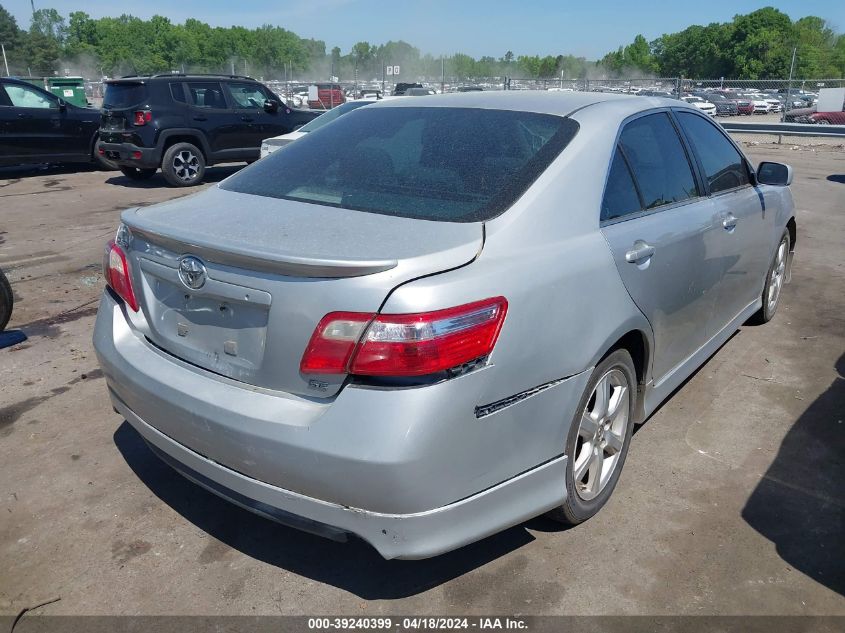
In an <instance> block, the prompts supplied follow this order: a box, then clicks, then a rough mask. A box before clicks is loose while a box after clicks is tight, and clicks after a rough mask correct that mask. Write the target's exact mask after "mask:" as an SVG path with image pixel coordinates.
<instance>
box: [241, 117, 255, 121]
mask: <svg viewBox="0 0 845 633" xmlns="http://www.w3.org/2000/svg"><path fill="white" fill-rule="evenodd" d="M241 121H246V122H247V123H252V121H253V118H252V117H251V116H242V117H241Z"/></svg>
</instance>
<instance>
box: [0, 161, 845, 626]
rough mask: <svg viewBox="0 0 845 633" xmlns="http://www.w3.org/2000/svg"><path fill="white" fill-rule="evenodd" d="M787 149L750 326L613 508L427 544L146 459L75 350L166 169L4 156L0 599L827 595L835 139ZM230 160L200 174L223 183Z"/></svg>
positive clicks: (834, 524)
mask: <svg viewBox="0 0 845 633" xmlns="http://www.w3.org/2000/svg"><path fill="white" fill-rule="evenodd" d="M748 151H749V154H750V156H751V157H752V158H753V159H755V160H762V159H771V160H783V161H787V162H790V163H791V164H792V165H793V166H794V168H795V173H796V181H795V184H794V185H793V191H794V195H795V200H796V205H797V209H798V240H797V255H796V260H795V266H794V275H793V279H792V283H791V284H790V285H788V286H787V287H786V288H785V291H784V292H785V294H784V297H783V303H782V305H781V309H780V312H779V313H778V315H777V316H776V318H775V319H774V321H773V322H771V323H770V324H768V325H765V326H760V327H752V326H744V327H743V328H742V329H741V331H740V332H739V333H738V334H737V335H736V336H734V337H733V338H732V339H731V340H730V341H729V342H728V343H727V344H726V345H725V346H724V347H723V348H722V349H721V350H720V351H719V352H718V353H716V354H715V355H714V356H713V357H712V358H711V359H710V360H709V362H707V364H706V365H705V366H704V367H702V368H701V369H700V370H699V371H698V372H697V373H696V374H695V375H694V376H692V378H691V379H690V380H688V381H687V382H686V383H685V384H684V385H683V386H682V387H681V388H680V389H679V390H678V391H677V392H676V393H675V394H674V396H672V397H671V398H670V399H669V400H668V401H667V402H666V403H665V404H664V405H663V406H662V408H661V409H660V410H659V411H657V413H656V414H655V415H653V416H652V418H651V419H650V420H648V421H647V422H646V424H644V425H643V426H642V427H641V428H640V429H639V430H638V432H637V433H636V435H635V436H634V440H633V444H632V447H631V451H630V454H629V456H628V461H627V463H626V465H625V472H624V473H623V475H622V479H621V482H620V485H619V488H618V489H617V491H616V493H615V494H614V496H613V498H612V500H611V501H610V503H609V505H608V506H607V507H606V508H605V509H604V510H603V511H602V512H601V513H600V514H599V515H598V516H597V517H595V518H594V519H592V520H591V521H589V522H587V523H585V524H583V525H581V526H579V527H576V528H573V529H568V530H565V529H561V528H560V527H559V526H558V525H556V524H554V523H552V522H550V521H548V520H546V519H543V518H538V519H535V520H532V521H529V522H528V523H526V524H524V525H520V526H517V527H515V528H512V529H510V530H508V531H506V532H503V533H501V534H499V535H496V536H493V537H490V538H488V539H485V540H483V541H481V542H479V543H476V544H474V545H471V546H468V547H465V548H463V549H461V550H459V551H457V552H453V553H451V554H447V555H444V556H441V557H438V558H436V559H432V560H428V561H421V562H402V561H391V562H386V561H384V560H382V559H381V558H380V557H379V556H378V555H377V554H376V553H375V552H374V551H373V550H371V549H370V548H369V547H368V546H366V545H364V544H362V543H358V542H350V543H347V544H338V543H334V542H330V541H327V540H323V539H320V538H318V537H315V536H311V535H308V534H303V533H300V532H297V531H294V530H292V529H288V528H285V527H282V526H279V525H276V524H273V523H271V522H269V521H266V520H264V519H261V518H258V517H256V516H253V515H251V514H249V513H247V512H245V511H243V510H240V509H238V508H236V507H234V506H232V505H230V504H228V503H226V502H224V501H221V500H219V499H218V498H216V497H214V496H213V495H211V494H210V493H207V492H205V491H204V490H202V489H200V488H198V487H197V486H195V485H193V484H191V483H189V482H188V481H186V480H184V479H182V478H181V477H180V476H179V475H178V474H176V473H175V472H173V471H171V470H170V469H169V468H168V467H167V466H165V465H164V464H162V463H160V462H159V461H158V460H157V458H156V457H154V456H153V455H152V454H151V453H150V451H149V450H148V449H147V448H146V446H145V445H144V443H143V442H142V441H141V439H140V437H139V436H138V435H137V433H135V431H133V430H132V429H131V428H130V426H129V425H128V424H127V423H125V422H123V421H122V420H121V418H120V417H119V416H117V415H116V414H115V413H114V412H113V411H112V409H111V406H110V405H109V402H108V398H107V395H106V389H105V384H104V381H103V379H102V376H101V373H100V371H99V370H98V368H97V361H96V358H95V356H94V353H93V350H92V346H91V333H92V328H93V323H94V316H95V311H96V308H97V300H98V297H99V294H100V292H101V289H102V285H103V281H102V275H101V273H100V265H101V264H100V262H101V257H102V249H103V244H104V243H105V241H106V240H107V239H108V238H109V237H110V236H111V235H112V234H113V232H114V229H115V227H116V225H117V221H118V216H119V213H120V211H121V210H122V209H124V208H126V207H130V206H137V205H145V204H153V203H155V202H159V201H162V200H165V199H168V198H173V197H175V196H179V195H185V194H186V192H185V191H184V190H176V189H171V188H168V187H166V186H165V184H164V181H163V180H162V179H161V177H160V175H159V176H156V177H155V178H153V179H152V180H151V181H149V182H145V183H142V184H138V183H135V182H130V181H128V180H127V179H125V178H124V177H123V176H122V175H120V174H119V172H117V173H115V172H108V173H106V172H98V171H91V170H78V171H77V170H69V169H47V170H4V171H2V172H0V267H2V268H3V269H4V270H5V271H6V272H7V274H8V276H9V278H10V280H11V282H12V286H13V288H14V291H15V295H16V298H17V306H16V309H15V313H14V315H13V317H12V322H11V324H10V327H17V328H21V329H23V330H24V331H25V332H26V333H27V334H28V336H29V340H28V341H26V342H25V343H23V344H21V345H18V346H16V347H14V348H11V349H6V350H0V482H2V486H0V570H2V571H0V614H15V613H17V612H18V611H20V610H21V609H23V608H25V607H29V606H33V605H36V604H39V603H40V602H43V601H45V600H50V599H53V598H60V600H59V601H57V602H54V603H52V604H50V605H48V606H45V607H43V608H41V609H39V612H42V613H45V614H47V613H49V614H116V613H120V614H222V613H228V614H315V613H321V614H345V615H376V614H397V613H403V614H413V613H417V614H484V613H515V614H526V615H532V614H651V615H656V614H691V615H697V614H794V615H801V614H838V615H845V598H843V595H845V538H843V534H845V486H844V485H843V481H845V462H844V461H843V460H845V257H844V255H845V152H843V151H842V150H841V149H839V150H837V149H835V148H832V149H829V150H826V151H810V150H797V151H796V150H791V149H790V148H789V147H786V146H782V147H776V146H765V145H756V146H753V147H749V148H748ZM235 169H237V167H215V168H212V169H210V170H209V176H210V177H211V179H212V180H219V179H221V178H222V177H225V176H226V175H228V174H229V173H232V172H233V171H234V170H235Z"/></svg>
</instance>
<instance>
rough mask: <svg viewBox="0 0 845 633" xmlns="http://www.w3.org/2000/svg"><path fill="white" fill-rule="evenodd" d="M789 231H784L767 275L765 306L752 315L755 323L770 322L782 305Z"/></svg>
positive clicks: (764, 293) (764, 292)
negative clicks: (781, 297)
mask: <svg viewBox="0 0 845 633" xmlns="http://www.w3.org/2000/svg"><path fill="white" fill-rule="evenodd" d="M789 246H790V240H789V231H784V232H783V236H782V237H781V238H780V244H778V248H777V250H776V251H775V256H774V258H773V259H772V264H771V266H769V272H768V274H767V275H766V285H765V287H764V288H763V307H762V308H760V310H759V311H758V312H757V313H756V314H755V315H754V316H753V317H751V321H752V322H753V323H758V324H761V323H768V322H769V321H771V320H772V318H774V316H775V313H776V312H777V311H778V305H780V295H781V290H783V284H784V282H785V281H786V272H787V271H786V265H787V260H788V259H789Z"/></svg>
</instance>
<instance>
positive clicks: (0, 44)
mask: <svg viewBox="0 0 845 633" xmlns="http://www.w3.org/2000/svg"><path fill="white" fill-rule="evenodd" d="M0 48H2V49H3V65H4V66H6V76H7V77H9V76H10V75H9V60H8V59H6V47H5V45H3V44H2V43H0Z"/></svg>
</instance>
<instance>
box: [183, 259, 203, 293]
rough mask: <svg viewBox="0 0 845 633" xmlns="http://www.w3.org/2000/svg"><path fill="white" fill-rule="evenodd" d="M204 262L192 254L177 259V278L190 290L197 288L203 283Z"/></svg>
mask: <svg viewBox="0 0 845 633" xmlns="http://www.w3.org/2000/svg"><path fill="white" fill-rule="evenodd" d="M206 276H207V274H206V271H205V264H203V263H202V262H201V261H200V260H199V259H197V258H196V257H194V256H193V255H188V256H186V257H183V258H182V259H180V260H179V279H181V280H182V283H183V284H185V286H186V287H188V288H190V289H191V290H199V289H200V288H202V287H203V286H204V285H205V279H206Z"/></svg>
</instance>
